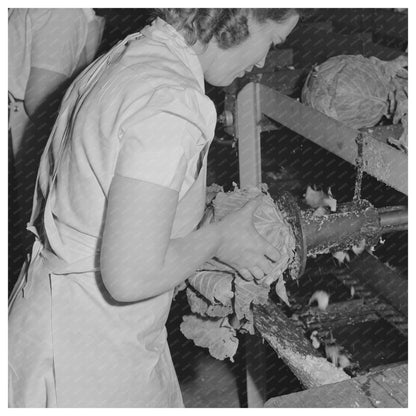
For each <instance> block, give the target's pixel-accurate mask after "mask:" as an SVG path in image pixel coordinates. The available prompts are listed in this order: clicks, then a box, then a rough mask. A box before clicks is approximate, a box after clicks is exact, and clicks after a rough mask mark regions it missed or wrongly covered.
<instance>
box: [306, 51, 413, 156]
mask: <svg viewBox="0 0 416 416" xmlns="http://www.w3.org/2000/svg"><path fill="white" fill-rule="evenodd" d="M407 66H408V59H407V56H399V57H398V58H396V59H394V60H392V61H382V60H380V59H378V58H376V57H370V58H365V57H363V56H362V55H339V56H335V57H333V58H330V59H328V60H327V61H325V62H324V63H322V64H321V65H318V66H316V67H314V69H313V70H312V71H311V72H310V73H309V75H308V78H307V80H306V82H305V85H304V87H303V90H302V102H303V103H305V104H307V105H310V106H311V107H313V108H315V109H316V110H318V111H320V112H322V113H324V114H326V115H327V116H329V117H332V118H334V119H336V120H339V121H341V122H343V123H345V124H346V125H348V126H350V127H352V128H355V129H359V128H363V127H373V126H375V125H376V124H377V123H378V122H379V121H380V120H381V118H382V117H383V116H386V117H389V118H392V119H393V124H397V123H399V122H401V123H402V125H403V134H402V135H401V137H400V138H399V139H391V140H390V141H391V144H393V145H395V146H397V147H399V148H400V149H402V150H405V151H407V112H408V109H407V102H408V71H407Z"/></svg>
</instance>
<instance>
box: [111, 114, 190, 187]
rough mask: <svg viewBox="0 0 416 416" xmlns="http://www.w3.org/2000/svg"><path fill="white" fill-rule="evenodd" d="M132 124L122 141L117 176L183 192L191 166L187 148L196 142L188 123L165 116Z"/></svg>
mask: <svg viewBox="0 0 416 416" xmlns="http://www.w3.org/2000/svg"><path fill="white" fill-rule="evenodd" d="M129 124H130V126H129V127H128V128H127V129H126V130H125V132H124V134H123V138H122V140H121V148H120V151H119V155H118V159H117V164H116V169H115V174H117V175H121V176H125V177H128V178H132V179H138V180H141V181H145V182H150V183H154V184H156V185H160V186H164V187H167V188H170V189H173V190H175V191H178V192H179V191H180V189H181V186H182V183H183V180H184V177H185V174H186V170H187V166H188V155H189V151H188V149H187V147H188V145H190V144H191V143H192V141H194V140H195V138H193V137H192V134H191V132H190V130H189V128H187V127H188V126H187V121H186V120H184V119H181V118H180V117H177V116H176V115H172V114H169V113H164V112H161V113H158V114H155V115H153V116H151V117H149V118H146V119H145V120H142V121H140V122H137V123H129Z"/></svg>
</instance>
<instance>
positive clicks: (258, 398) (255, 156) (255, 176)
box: [236, 83, 266, 407]
mask: <svg viewBox="0 0 416 416" xmlns="http://www.w3.org/2000/svg"><path fill="white" fill-rule="evenodd" d="M259 103H260V96H259V84H256V83H250V84H247V85H246V86H245V87H244V88H243V89H242V90H241V91H240V93H239V94H238V96H237V103H236V136H237V138H238V162H239V171H240V187H241V188H245V187H249V186H257V185H259V184H260V183H261V146H260V134H261V126H260V120H261V112H260V105H259ZM244 342H245V363H244V364H245V367H246V386H247V387H246V388H247V405H248V407H263V405H264V402H265V400H266V378H265V373H266V371H265V367H266V357H265V349H264V346H263V344H262V340H261V339H260V338H259V337H253V336H247V337H245V341H244Z"/></svg>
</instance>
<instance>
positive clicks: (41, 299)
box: [9, 34, 206, 407]
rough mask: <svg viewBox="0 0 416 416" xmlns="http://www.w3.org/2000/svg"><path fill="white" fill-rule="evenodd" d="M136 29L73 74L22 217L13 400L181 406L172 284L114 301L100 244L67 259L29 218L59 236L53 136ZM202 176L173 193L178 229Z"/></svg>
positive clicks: (197, 205) (13, 306) (12, 313)
mask: <svg viewBox="0 0 416 416" xmlns="http://www.w3.org/2000/svg"><path fill="white" fill-rule="evenodd" d="M137 36H138V34H135V35H131V36H129V37H128V38H126V39H125V40H124V41H123V42H121V43H120V44H119V45H118V46H117V47H115V48H113V49H112V50H111V51H110V52H109V53H108V54H107V55H105V56H103V57H102V58H100V59H99V60H97V61H96V62H95V63H94V64H93V66H92V67H90V69H87V70H85V71H84V72H83V73H82V74H81V75H80V76H79V77H78V79H77V81H76V82H75V83H77V84H78V85H82V87H81V89H80V91H81V93H80V94H78V95H77V94H73V95H74V99H72V100H71V99H69V100H66V102H67V103H68V105H67V107H66V108H62V109H61V114H62V116H61V117H63V118H64V120H65V118H66V120H67V124H66V125H65V123H59V122H58V123H56V125H55V127H54V131H53V132H52V134H51V137H50V139H49V141H48V144H47V146H46V149H45V152H44V154H43V156H42V160H41V165H40V168H39V172H38V179H37V186H36V190H35V197H34V203H33V210H32V217H31V221H30V223H29V224H28V229H29V230H30V231H32V232H33V233H34V234H35V236H36V241H35V243H34V245H33V249H32V254H31V259H30V262H27V263H26V264H25V265H24V267H23V269H22V272H21V275H20V278H19V280H18V282H17V283H16V286H15V289H14V290H13V292H12V295H11V298H10V303H9V305H10V306H9V406H11V407H182V406H183V402H182V397H181V393H180V389H179V384H178V380H177V377H176V374H175V371H174V367H173V364H172V360H171V357H170V352H169V348H168V344H167V339H166V337H167V334H166V329H165V323H166V320H167V317H168V313H169V310H170V305H171V300H172V292H173V291H169V292H166V293H164V294H162V295H160V296H156V297H154V298H151V299H148V300H145V301H140V302H135V303H129V304H120V303H117V302H115V301H114V300H113V299H112V298H111V297H110V296H109V295H108V293H107V292H106V290H105V288H104V286H103V284H102V281H101V277H100V273H99V266H98V258H99V254H98V253H96V255H94V256H88V257H86V258H84V259H81V260H80V261H77V262H75V263H72V264H69V263H67V262H65V261H63V260H61V259H59V258H58V257H57V256H56V255H54V254H53V253H52V252H51V251H49V250H48V249H47V243H45V242H44V241H43V240H42V238H43V237H42V236H41V235H40V230H37V229H36V226H35V222H36V219H37V217H38V215H39V213H40V212H41V215H42V216H43V223H44V228H45V231H44V232H45V234H46V236H47V240H46V241H48V240H49V241H54V242H55V243H56V239H59V235H58V231H57V229H56V224H55V222H54V218H53V212H52V209H51V207H53V203H54V198H55V193H54V182H55V178H56V173H57V171H58V168H59V158H58V160H57V161H55V164H54V172H53V173H52V175H51V174H50V165H49V158H48V150H49V148H50V146H51V138H52V137H54V136H55V138H56V137H59V138H60V141H61V142H62V141H63V140H65V137H66V135H67V134H68V132H69V134H70V114H71V113H72V111H71V110H73V109H74V108H75V110H76V107H77V105H78V100H82V99H83V95H87V94H88V91H89V89H90V88H91V87H92V86H93V85H94V80H95V79H96V78H98V77H99V76H100V74H101V72H102V70H103V69H104V68H105V66H106V65H107V64H108V62H109V61H110V60H111V59H112V58H113V57H114V56H116V55H117V53H118V51H120V50H121V49H122V48H123V47H124V45H125V44H126V43H127V42H128V41H129V40H130V39H134V38H137ZM73 88H74V87H72V90H73ZM72 90H70V91H68V93H67V95H69V97H70V96H71V92H72ZM77 97H78V98H77ZM68 127H69V128H68ZM55 145H57V143H54V144H53V146H55ZM58 146H59V143H58ZM58 155H59V153H58ZM204 159H205V162H206V155H205V156H204ZM205 176H206V171H205V170H204V169H202V170H201V173H200V174H199V176H198V178H197V179H196V181H195V183H194V185H192V186H191V188H190V189H189V190H188V192H187V193H186V194H185V196H184V197H183V199H182V200H181V201H180V202H179V207H180V206H181V205H182V206H187V207H193V209H192V210H190V209H187V210H185V212H186V218H185V216H184V217H183V218H180V219H179V221H180V223H181V224H183V227H184V228H187V227H189V224H195V225H196V224H197V223H198V221H199V219H200V218H201V217H202V213H203V210H204V201H205V197H204V195H203V194H204V193H205V192H204V189H205V188H204V186H201V183H202V182H205V180H206V177H205ZM45 178H47V181H48V182H49V185H48V186H47V189H46V192H45V190H43V193H44V195H46V203H45V205H44V207H42V205H41V204H40V202H39V198H38V197H37V194H38V188H39V183H40V182H43V183H45V182H46V181H45ZM179 207H178V211H180V209H179ZM42 209H43V211H42ZM45 245H46V246H45Z"/></svg>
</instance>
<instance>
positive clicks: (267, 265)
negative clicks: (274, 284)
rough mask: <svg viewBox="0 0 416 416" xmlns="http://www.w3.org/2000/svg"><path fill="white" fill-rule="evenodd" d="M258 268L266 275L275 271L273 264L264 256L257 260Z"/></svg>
mask: <svg viewBox="0 0 416 416" xmlns="http://www.w3.org/2000/svg"><path fill="white" fill-rule="evenodd" d="M257 266H258V267H260V269H261V270H262V271H263V273H264V274H269V273H271V271H272V270H273V264H272V263H271V262H270V260H267V259H266V257H264V256H260V257H259V259H258V260H257Z"/></svg>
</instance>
